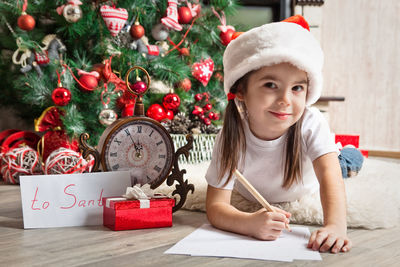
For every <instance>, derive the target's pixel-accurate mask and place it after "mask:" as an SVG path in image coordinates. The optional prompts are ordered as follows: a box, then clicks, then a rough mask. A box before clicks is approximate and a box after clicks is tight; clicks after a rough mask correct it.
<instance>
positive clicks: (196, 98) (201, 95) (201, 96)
mask: <svg viewBox="0 0 400 267" xmlns="http://www.w3.org/2000/svg"><path fill="white" fill-rule="evenodd" d="M202 99H203V94H195V95H194V100H196V101H197V102H198V101H201V100H202Z"/></svg>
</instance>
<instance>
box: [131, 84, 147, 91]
mask: <svg viewBox="0 0 400 267" xmlns="http://www.w3.org/2000/svg"><path fill="white" fill-rule="evenodd" d="M132 90H133V91H134V92H135V93H137V94H143V93H144V92H146V90H147V84H146V83H145V82H142V81H139V82H135V83H134V84H133V86H132Z"/></svg>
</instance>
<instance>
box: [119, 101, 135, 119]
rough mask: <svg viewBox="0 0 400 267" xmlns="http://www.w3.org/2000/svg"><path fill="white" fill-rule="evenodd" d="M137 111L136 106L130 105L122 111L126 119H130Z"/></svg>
mask: <svg viewBox="0 0 400 267" xmlns="http://www.w3.org/2000/svg"><path fill="white" fill-rule="evenodd" d="M134 111H135V104H128V105H126V106H125V107H124V109H123V110H122V113H121V116H122V117H123V118H124V117H129V116H133V112H134Z"/></svg>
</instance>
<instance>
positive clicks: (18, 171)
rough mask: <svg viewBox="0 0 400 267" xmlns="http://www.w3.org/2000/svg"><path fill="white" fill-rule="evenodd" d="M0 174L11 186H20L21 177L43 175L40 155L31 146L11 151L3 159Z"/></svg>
mask: <svg viewBox="0 0 400 267" xmlns="http://www.w3.org/2000/svg"><path fill="white" fill-rule="evenodd" d="M0 173H1V175H2V176H3V179H4V181H5V182H6V183H10V184H19V176H20V175H33V174H42V167H41V164H40V158H39V154H38V153H37V151H36V150H34V149H32V148H31V147H29V146H23V147H18V148H14V149H11V150H10V151H8V152H6V153H4V154H3V155H2V157H1V165H0Z"/></svg>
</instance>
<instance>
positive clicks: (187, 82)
mask: <svg viewBox="0 0 400 267" xmlns="http://www.w3.org/2000/svg"><path fill="white" fill-rule="evenodd" d="M179 87H180V88H182V89H183V91H185V92H188V91H189V90H190V89H191V88H192V82H191V81H190V79H189V78H185V79H183V80H182V81H181V82H180V83H179Z"/></svg>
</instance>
